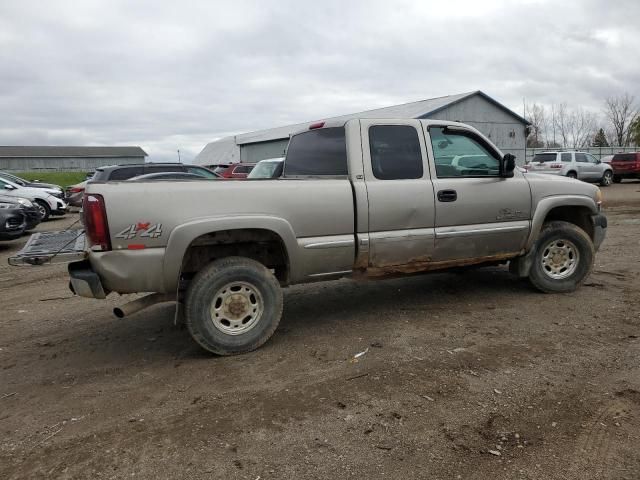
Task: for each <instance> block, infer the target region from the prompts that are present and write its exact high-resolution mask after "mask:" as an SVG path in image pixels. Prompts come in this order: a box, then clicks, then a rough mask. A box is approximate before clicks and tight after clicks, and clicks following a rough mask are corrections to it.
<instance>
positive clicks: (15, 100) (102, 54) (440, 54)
mask: <svg viewBox="0 0 640 480" xmlns="http://www.w3.org/2000/svg"><path fill="white" fill-rule="evenodd" d="M639 18H640V0H616V1H612V0H608V1H596V0H584V1H564V0H563V1H558V0H555V1H534V0H530V1H522V2H519V3H518V2H515V1H510V2H509V1H493V0H482V1H476V0H466V1H456V0H447V1H441V0H439V1H426V0H415V1H392V0H382V1H371V0H367V1H329V0H320V1H318V0H316V1H314V2H304V1H301V0H293V1H288V0H287V1H284V0H278V1H273V2H267V1H248V2H247V1H242V0H233V1H229V2H226V1H202V2H197V1H187V0H182V1H163V0H152V1H133V0H132V1H127V0H124V1H114V0H109V1H107V0H105V1H90V0H82V1H56V0H50V1H46V2H45V1H27V0H0V114H1V115H0V144H3V145H140V146H142V147H143V148H145V150H146V151H147V152H148V153H149V155H150V159H153V160H156V161H160V160H165V161H166V160H174V159H176V158H177V153H176V150H177V149H180V151H181V153H182V160H183V161H185V160H186V161H188V160H191V159H192V158H193V157H194V156H195V155H196V154H197V153H198V152H199V151H200V150H201V149H202V148H203V147H204V145H205V144H206V143H207V142H209V141H212V140H214V139H216V138H219V137H223V136H227V135H232V134H235V133H242V132H246V131H252V130H258V129H262V128H269V127H274V126H281V125H285V124H290V123H296V122H302V121H307V120H314V119H321V118H323V117H328V116H333V115H339V114H344V113H352V112H357V111H361V110H367V109H371V108H377V107H382V106H387V105H393V104H397V103H404V102H409V101H414V100H421V99H424V98H430V97H436V96H442V95H448V94H455V93H460V92H466V91H471V90H483V91H484V92H485V93H487V94H489V95H490V96H492V97H494V98H495V99H496V100H498V101H500V102H502V103H504V104H506V105H507V106H508V107H510V108H512V109H513V110H515V111H517V112H518V113H522V101H523V98H526V99H527V101H528V102H533V101H537V102H542V103H545V104H551V103H559V102H567V103H569V104H570V105H576V106H577V105H580V106H582V107H584V108H588V109H592V110H594V111H597V112H600V111H601V110H602V103H603V99H604V98H605V97H606V96H608V95H615V94H621V93H624V92H629V93H630V94H633V95H636V97H640V91H639V90H640V88H639V86H640V23H638V19H639Z"/></svg>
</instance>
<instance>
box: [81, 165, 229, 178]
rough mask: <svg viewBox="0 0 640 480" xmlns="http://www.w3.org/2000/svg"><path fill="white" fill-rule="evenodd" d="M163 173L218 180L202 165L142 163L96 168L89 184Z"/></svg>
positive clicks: (213, 173) (216, 176)
mask: <svg viewBox="0 0 640 480" xmlns="http://www.w3.org/2000/svg"><path fill="white" fill-rule="evenodd" d="M161 172H185V173H193V174H195V175H200V176H202V177H205V178H218V177H219V175H217V174H216V173H215V172H213V171H212V170H209V169H208V168H206V167H203V166H201V165H189V164H185V163H140V164H135V165H110V166H108V167H100V168H96V172H95V173H94V175H93V177H91V179H89V180H87V181H88V182H113V181H117V180H129V179H130V178H133V177H139V176H140V175H146V174H148V173H161Z"/></svg>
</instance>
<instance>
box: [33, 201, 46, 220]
mask: <svg viewBox="0 0 640 480" xmlns="http://www.w3.org/2000/svg"><path fill="white" fill-rule="evenodd" d="M36 205H37V206H38V212H40V219H43V218H44V217H45V216H46V215H47V209H46V208H44V206H43V205H42V204H40V203H36Z"/></svg>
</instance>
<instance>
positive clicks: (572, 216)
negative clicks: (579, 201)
mask: <svg viewBox="0 0 640 480" xmlns="http://www.w3.org/2000/svg"><path fill="white" fill-rule="evenodd" d="M553 220H561V221H564V222H569V223H573V224H574V225H576V226H577V227H580V228H581V229H582V230H584V231H585V232H586V233H587V235H589V237H590V238H591V239H592V240H593V233H594V232H593V223H592V222H591V210H589V209H588V208H587V207H577V206H574V207H572V206H567V207H556V208H552V209H551V210H550V211H549V213H547V216H546V217H545V219H544V221H545V223H546V222H551V221H553Z"/></svg>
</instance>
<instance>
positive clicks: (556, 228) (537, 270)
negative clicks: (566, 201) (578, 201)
mask: <svg viewBox="0 0 640 480" xmlns="http://www.w3.org/2000/svg"><path fill="white" fill-rule="evenodd" d="M534 249H535V254H534V260H533V265H532V266H531V271H530V272H529V280H530V281H531V283H532V284H533V286H534V287H536V288H537V289H538V290H541V291H543V292H546V293H567V292H573V291H574V290H575V289H576V288H578V286H579V285H581V284H582V282H584V280H585V278H587V275H589V272H591V267H592V265H593V259H594V257H595V249H594V246H593V242H592V241H591V239H590V238H589V235H587V234H586V232H585V231H584V230H582V229H581V228H579V227H577V226H576V225H574V224H572V223H569V222H561V221H554V222H549V223H546V224H545V225H544V226H543V227H542V231H541V232H540V235H539V237H538V240H537V241H536V243H535V245H534Z"/></svg>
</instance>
